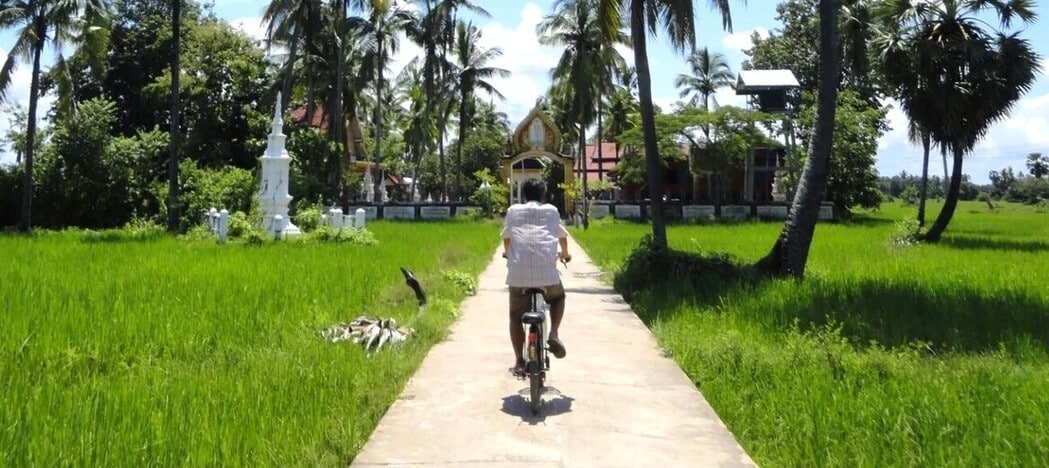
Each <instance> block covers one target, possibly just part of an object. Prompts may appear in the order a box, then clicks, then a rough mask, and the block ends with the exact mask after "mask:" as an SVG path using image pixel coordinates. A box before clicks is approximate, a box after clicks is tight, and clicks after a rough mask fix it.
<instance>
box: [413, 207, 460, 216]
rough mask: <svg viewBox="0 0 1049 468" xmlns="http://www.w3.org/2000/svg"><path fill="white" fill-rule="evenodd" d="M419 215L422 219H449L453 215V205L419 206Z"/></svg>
mask: <svg viewBox="0 0 1049 468" xmlns="http://www.w3.org/2000/svg"><path fill="white" fill-rule="evenodd" d="M419 217H420V218H422V219H448V218H451V217H452V207H450V206H422V207H419Z"/></svg>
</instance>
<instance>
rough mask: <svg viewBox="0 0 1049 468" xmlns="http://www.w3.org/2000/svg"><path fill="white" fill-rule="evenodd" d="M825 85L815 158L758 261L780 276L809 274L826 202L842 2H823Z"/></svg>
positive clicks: (821, 92)
mask: <svg viewBox="0 0 1049 468" xmlns="http://www.w3.org/2000/svg"><path fill="white" fill-rule="evenodd" d="M818 10H819V24H820V45H819V62H820V73H819V84H818V87H817V97H816V128H815V130H814V132H813V136H812V144H811V145H809V157H808V158H807V159H806V160H805V167H804V169H803V170H802V173H801V179H800V180H799V181H798V187H797V190H796V191H795V193H794V200H793V201H792V202H791V209H790V211H789V214H788V215H787V222H786V223H784V226H783V230H782V231H781V232H780V236H779V238H778V239H777V240H776V243H775V244H774V245H773V247H772V251H771V252H769V254H768V255H766V256H765V257H764V258H762V259H761V260H760V261H758V263H757V267H758V269H759V270H762V271H764V272H766V273H768V274H772V275H776V276H787V275H789V276H794V277H797V278H801V277H803V276H804V275H805V264H806V262H807V261H808V258H809V247H811V246H812V236H813V234H814V233H815V231H816V218H817V217H818V215H819V209H820V201H822V199H823V191H824V187H825V186H826V185H827V175H828V174H829V173H830V152H831V147H832V145H833V142H834V114H835V113H836V109H837V105H836V103H837V99H838V78H839V77H838V72H839V71H840V69H841V51H840V49H839V46H838V28H837V27H836V25H837V24H838V18H837V17H838V10H839V4H838V1H836V0H820V3H819V7H818Z"/></svg>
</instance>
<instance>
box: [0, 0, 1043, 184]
mask: <svg viewBox="0 0 1049 468" xmlns="http://www.w3.org/2000/svg"><path fill="white" fill-rule="evenodd" d="M475 2H476V3H477V4H479V5H481V6H483V7H484V8H485V9H487V10H488V11H489V12H490V13H491V17H490V18H477V17H473V16H470V15H466V16H465V18H466V19H472V20H473V22H474V24H475V25H477V26H478V27H480V28H481V29H482V32H483V38H482V41H483V42H484V46H485V47H488V48H492V47H498V48H500V49H501V50H502V51H503V55H502V56H501V57H500V58H499V59H498V60H496V61H495V63H494V65H496V66H499V67H501V68H505V69H507V70H510V71H511V76H510V77H509V78H499V79H496V80H495V81H494V84H495V86H496V88H497V89H498V90H500V92H501V93H502V94H503V95H504V96H505V101H502V102H499V101H496V106H497V108H499V109H500V110H501V111H503V112H505V113H506V114H507V116H508V117H509V119H510V122H511V123H512V125H516V124H517V122H519V121H520V120H521V119H522V118H524V117H525V115H526V114H527V113H528V111H529V110H530V109H531V108H532V106H533V105H534V103H535V100H536V98H538V97H540V96H542V95H543V94H545V91H546V89H547V88H548V87H549V84H550V78H549V76H550V73H549V71H550V69H551V68H553V66H554V65H555V64H556V62H557V59H558V57H559V56H560V54H561V50H560V49H558V48H555V47H547V46H542V45H540V44H539V41H538V38H537V36H536V34H535V28H536V25H537V24H538V23H539V21H541V20H542V18H543V16H544V15H546V14H549V13H550V12H552V11H553V4H554V3H555V2H554V1H553V0H531V1H521V0H475ZM1043 2H1049V0H1043ZM267 3H268V2H267V1H265V0H216V1H215V7H214V10H215V13H216V14H217V15H218V16H219V17H221V18H223V19H226V20H227V21H229V22H230V23H232V24H234V25H235V26H237V27H238V28H240V29H242V30H243V31H245V32H246V33H247V34H249V35H251V36H252V37H255V38H260V39H261V38H262V37H263V31H264V30H265V25H264V24H262V22H261V16H262V10H263V8H264V7H265V5H266V4H267ZM401 3H408V2H405V1H404V0H401ZM777 3H778V0H749V1H747V2H745V3H744V2H742V1H739V0H730V1H729V5H730V8H731V11H732V23H733V30H732V31H731V32H727V31H724V30H723V29H722V27H721V21H720V16H719V15H717V14H714V13H713V12H712V11H711V10H710V9H709V8H708V5H709V3H708V2H702V1H699V2H696V12H697V15H698V21H697V29H696V45H697V47H708V48H710V50H711V51H715V52H720V53H722V54H724V55H725V56H726V58H727V59H728V63H729V65H730V66H731V67H732V69H733V70H734V71H738V70H739V69H740V65H741V64H742V62H743V61H744V60H745V59H746V55H745V54H744V53H743V50H744V49H747V48H749V47H750V36H751V33H752V32H755V31H756V32H758V33H759V34H761V35H767V34H768V33H769V31H775V30H777V29H779V28H780V27H781V25H780V24H779V23H778V22H777V21H776V19H775V17H776V4H777ZM1035 11H1036V12H1037V14H1038V16H1039V18H1040V21H1039V22H1038V23H1036V24H1034V25H1033V26H1029V27H1028V28H1027V30H1026V31H1025V32H1024V33H1023V34H1022V36H1023V37H1025V38H1027V39H1029V40H1030V41H1031V43H1032V45H1033V47H1034V49H1035V51H1036V52H1038V53H1039V55H1041V56H1042V63H1043V67H1042V68H1043V73H1042V74H1040V75H1039V76H1038V79H1037V81H1036V83H1035V85H1034V87H1033V89H1032V90H1031V91H1030V92H1029V93H1027V94H1026V95H1025V96H1024V97H1023V98H1022V99H1021V100H1020V101H1018V102H1017V103H1016V104H1015V105H1014V107H1013V109H1012V112H1011V113H1010V116H1009V118H1008V119H1006V120H1004V121H1003V122H1000V123H998V124H996V125H995V126H994V127H992V128H991V130H990V131H989V132H988V134H987V136H986V137H985V138H984V139H983V140H981V141H980V143H979V144H978V145H977V146H976V148H975V150H974V152H973V154H972V155H971V156H969V157H968V158H967V160H966V162H965V173H966V174H969V175H970V176H971V177H972V179H973V181H974V182H976V183H979V184H985V183H987V182H988V173H989V172H990V171H991V170H1000V169H1003V168H1005V167H1006V166H1012V167H1013V169H1017V170H1019V169H1022V170H1024V171H1026V166H1025V161H1026V158H1027V154H1029V153H1032V152H1041V153H1043V154H1049V76H1047V74H1049V3H1043V4H1040V5H1038V6H1036V7H1035ZM813 14H815V12H814V13H813ZM12 42H13V39H12V35H11V33H9V32H4V33H0V59H3V60H6V52H7V51H8V50H10V47H11V44H12ZM401 44H402V48H401V50H400V52H399V54H398V55H397V57H396V60H395V63H394V64H393V65H392V66H391V68H392V69H393V70H394V71H395V72H396V71H399V70H400V68H401V67H402V66H403V65H404V64H406V63H407V62H408V61H409V60H410V59H411V58H412V57H414V56H416V55H417V54H418V53H419V49H418V48H417V47H415V46H414V45H413V44H411V43H410V42H409V41H407V40H404V41H402V42H401ZM622 53H623V55H624V57H625V58H626V59H627V61H628V62H632V58H633V56H632V53H630V52H628V51H622ZM649 62H650V68H651V70H652V94H653V99H654V101H655V102H656V104H658V105H660V106H661V107H662V108H664V109H670V108H671V104H672V103H674V102H675V101H677V100H678V99H679V97H678V91H677V89H675V87H674V80H675V78H676V77H677V76H678V75H679V74H682V73H688V71H689V70H688V68H687V64H686V62H685V58H684V56H683V55H681V54H678V53H675V52H674V51H673V50H672V49H671V47H670V45H669V42H668V41H667V40H666V37H665V36H659V37H655V38H650V39H649ZM29 68H30V67H29V66H28V65H26V64H21V65H20V67H19V70H18V72H17V74H16V76H15V79H14V81H13V83H12V87H11V89H10V91H9V93H8V96H7V98H8V99H9V100H18V101H20V102H22V103H23V104H24V105H26V103H27V102H28V101H27V96H28V89H29ZM51 102H53V98H51V97H45V98H44V99H43V102H42V105H43V106H45V108H46V107H49V106H50V105H51ZM717 102H718V103H719V104H721V105H737V106H743V104H744V101H743V99H742V98H741V97H740V96H736V95H735V94H734V92H733V91H732V90H730V89H726V90H723V91H721V92H719V93H718V96H717ZM886 104H888V105H890V106H892V109H891V110H890V111H889V115H888V117H889V124H890V126H891V127H892V130H891V131H889V132H888V133H886V134H885V135H884V136H883V137H882V138H881V140H880V141H879V144H878V155H877V169H878V172H879V173H880V174H881V175H883V176H891V175H895V174H899V173H900V172H901V171H906V172H908V173H911V174H914V173H920V172H921V149H920V147H917V146H914V145H912V144H911V143H910V142H909V141H908V139H907V119H906V117H905V116H904V115H903V113H902V112H901V111H900V110H899V108H898V106H895V105H894V104H895V103H893V102H887V103H886ZM41 114H43V113H41ZM6 120H7V119H6V118H2V117H0V133H3V132H5V131H6V128H7V127H8V123H7V121H6ZM13 160H14V157H13V156H12V155H10V154H0V162H3V163H11V162H13ZM936 162H938V161H937V160H936V159H934V160H933V162H932V163H931V164H930V171H932V173H933V174H940V175H942V172H940V171H942V163H940V164H935V163H936Z"/></svg>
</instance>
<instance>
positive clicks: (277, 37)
mask: <svg viewBox="0 0 1049 468" xmlns="http://www.w3.org/2000/svg"><path fill="white" fill-rule="evenodd" d="M322 8H323V5H322V4H321V1H320V0H272V1H271V2H270V3H269V5H267V6H266V9H265V10H264V11H263V13H262V21H263V22H264V23H266V24H267V26H266V40H267V47H272V46H273V44H284V45H285V46H287V47H288V55H287V57H288V59H287V60H285V62H284V66H283V67H282V70H281V72H282V73H283V74H284V82H283V85H282V87H281V102H280V112H281V113H282V114H283V113H284V112H285V111H286V110H287V108H288V102H290V100H291V90H292V85H293V83H294V76H295V67H296V64H297V63H298V62H299V48H300V47H303V48H308V47H309V46H310V44H313V42H314V41H315V36H316V35H317V34H318V33H319V32H320V27H321V19H322V16H321V15H322ZM307 76H310V74H307ZM307 96H309V91H307ZM311 114H312V113H311ZM311 119H312V115H308V116H307V122H309V121H310V120H311Z"/></svg>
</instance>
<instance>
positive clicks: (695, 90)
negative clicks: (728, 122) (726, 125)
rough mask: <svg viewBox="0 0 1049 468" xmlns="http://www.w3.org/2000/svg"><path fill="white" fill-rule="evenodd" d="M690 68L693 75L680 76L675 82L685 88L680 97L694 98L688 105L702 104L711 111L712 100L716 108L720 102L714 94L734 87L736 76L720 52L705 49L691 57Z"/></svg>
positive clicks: (693, 53) (675, 84) (679, 86)
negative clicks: (728, 87)
mask: <svg viewBox="0 0 1049 468" xmlns="http://www.w3.org/2000/svg"><path fill="white" fill-rule="evenodd" d="M688 66H689V68H691V69H692V74H691V75H684V74H681V75H678V76H677V80H675V81H674V86H677V87H678V88H684V89H682V90H681V95H680V97H682V98H685V97H688V95H690V94H691V95H692V98H691V99H689V101H688V105H690V106H697V105H699V104H702V105H703V109H705V110H709V109H710V99H711V98H713V99H714V106H717V104H718V101H717V97H715V96H714V93H716V92H717V90H718V89H721V88H724V87H726V86H732V83H733V80H734V79H735V74H734V73H732V68H731V67H729V65H728V61H727V60H726V59H725V56H724V55H723V54H721V53H718V52H714V53H711V52H710V50H709V49H707V48H706V47H704V48H702V49H699V50H697V51H695V52H692V55H689V57H688Z"/></svg>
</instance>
